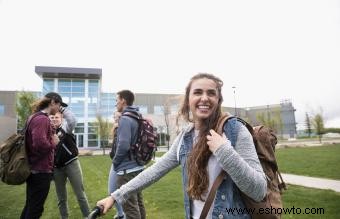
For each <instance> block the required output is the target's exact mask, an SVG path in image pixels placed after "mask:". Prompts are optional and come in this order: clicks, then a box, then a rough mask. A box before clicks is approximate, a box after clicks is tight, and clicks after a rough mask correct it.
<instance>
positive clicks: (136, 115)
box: [122, 112, 142, 120]
mask: <svg viewBox="0 0 340 219" xmlns="http://www.w3.org/2000/svg"><path fill="white" fill-rule="evenodd" d="M122 116H128V117H131V118H134V119H136V120H140V119H142V116H141V115H140V114H138V113H133V112H124V113H123V114H122Z"/></svg>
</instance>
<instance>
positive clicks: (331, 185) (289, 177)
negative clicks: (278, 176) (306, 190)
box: [282, 173, 340, 192]
mask: <svg viewBox="0 0 340 219" xmlns="http://www.w3.org/2000/svg"><path fill="white" fill-rule="evenodd" d="M282 178H283V180H284V181H285V182H286V183H288V184H293V185H299V186H305V187H310V188H316V189H330V190H333V191H335V192H340V180H332V179H322V178H316V177H309V176H299V175H293V174H284V173H283V174H282Z"/></svg>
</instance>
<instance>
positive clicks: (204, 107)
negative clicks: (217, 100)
mask: <svg viewBox="0 0 340 219" xmlns="http://www.w3.org/2000/svg"><path fill="white" fill-rule="evenodd" d="M198 109H209V106H198Z"/></svg>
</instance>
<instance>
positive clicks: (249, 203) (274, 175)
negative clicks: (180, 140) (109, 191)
mask: <svg viewBox="0 0 340 219" xmlns="http://www.w3.org/2000/svg"><path fill="white" fill-rule="evenodd" d="M233 118H235V119H237V120H238V121H239V122H241V123H243V125H244V126H246V128H247V129H248V131H249V132H250V133H251V135H252V136H253V140H254V145H255V148H256V153H257V155H258V157H259V160H260V163H261V166H262V168H263V171H264V173H265V175H266V179H267V194H266V196H265V198H264V199H263V200H262V201H260V202H256V201H254V200H253V199H251V198H250V197H248V196H247V195H245V194H244V193H242V192H241V197H242V199H243V202H244V203H245V206H246V208H247V209H254V210H255V211H254V213H253V214H251V218H252V219H257V218H258V219H260V218H261V219H275V218H281V216H280V213H279V212H282V211H280V210H278V209H279V208H280V209H281V210H282V208H283V205H282V200H281V193H282V190H283V189H286V184H285V182H284V181H283V179H282V176H281V173H280V172H279V170H278V164H277V162H276V157H275V145H276V144H277V137H276V135H275V133H274V132H273V130H272V129H270V128H268V127H265V126H263V125H261V126H255V127H252V126H251V125H250V124H249V123H247V122H246V121H244V120H243V119H241V118H238V117H235V116H231V115H229V114H227V113H225V114H224V115H223V116H222V117H221V118H220V121H219V122H218V126H217V128H216V131H217V133H218V134H222V133H223V126H224V124H225V123H227V122H228V121H229V120H231V119H233ZM233 124H235V123H233ZM229 130H230V129H229ZM227 131H228V130H227ZM230 136H233V135H230ZM230 140H231V142H236V139H230ZM225 176H226V172H225V171H221V172H220V174H219V176H218V177H217V178H216V180H215V182H214V184H213V186H212V188H211V190H210V193H209V195H208V198H207V201H206V202H205V205H204V207H203V210H202V213H201V217H200V218H205V217H206V215H207V213H208V211H209V209H210V206H211V204H212V201H213V199H214V197H215V195H216V190H217V188H218V187H219V185H220V184H221V183H222V181H223V179H224V177H225ZM260 209H263V214H259V212H260V211H261V210H260Z"/></svg>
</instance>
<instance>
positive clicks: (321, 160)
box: [276, 144, 340, 180]
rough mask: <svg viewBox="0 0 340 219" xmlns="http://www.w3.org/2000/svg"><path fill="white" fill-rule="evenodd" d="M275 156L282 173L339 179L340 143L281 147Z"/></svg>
mask: <svg viewBox="0 0 340 219" xmlns="http://www.w3.org/2000/svg"><path fill="white" fill-rule="evenodd" d="M276 156H277V160H278V163H279V168H280V170H281V172H283V173H292V174H298V175H304V176H315V177H323V178H330V179H338V180H340V171H339V166H340V144H336V145H329V146H320V147H301V148H282V149H278V150H277V152H276Z"/></svg>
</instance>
